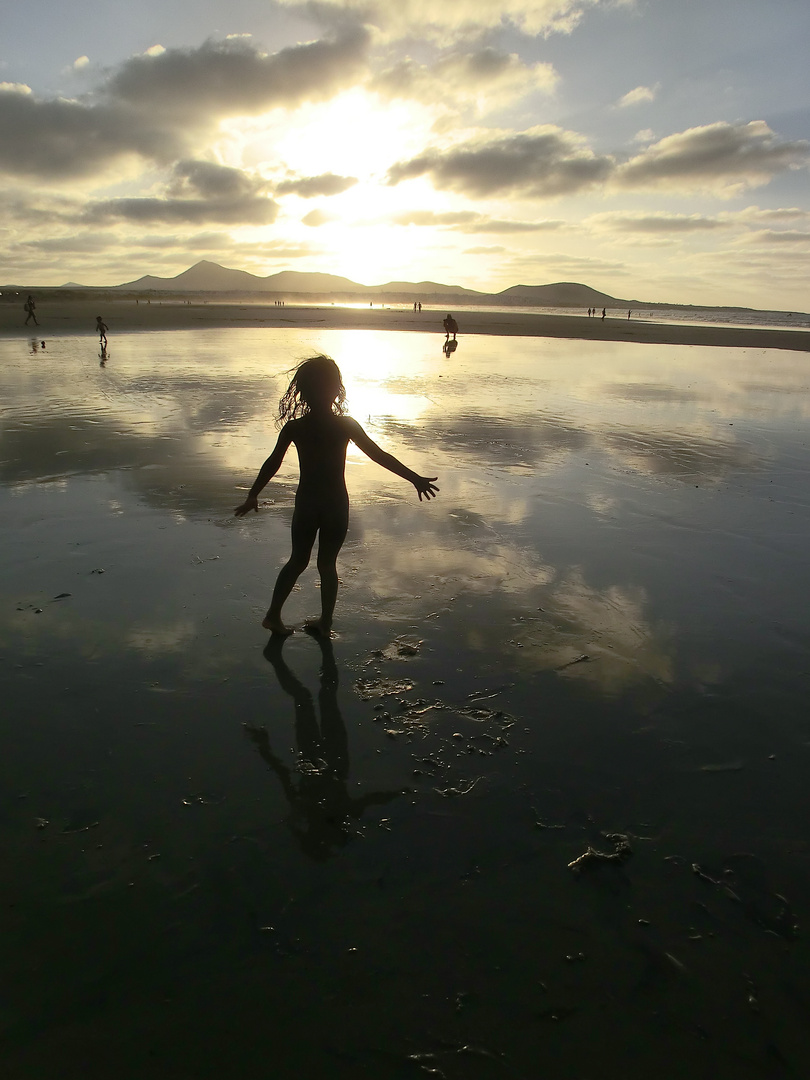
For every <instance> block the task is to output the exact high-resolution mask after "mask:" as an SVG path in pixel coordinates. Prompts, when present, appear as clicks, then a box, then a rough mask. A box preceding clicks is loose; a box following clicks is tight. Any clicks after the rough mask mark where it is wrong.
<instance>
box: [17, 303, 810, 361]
mask: <svg viewBox="0 0 810 1080" xmlns="http://www.w3.org/2000/svg"><path fill="white" fill-rule="evenodd" d="M21 307H22V306H21V305H16V306H12V305H10V304H3V305H2V306H0V336H13V337H24V336H26V334H28V335H29V336H32V337H33V336H34V335H35V334H38V335H40V336H41V337H46V338H47V337H49V336H52V335H53V334H86V335H87V336H88V337H92V336H93V334H94V332H95V320H96V315H98V314H99V313H101V314H103V316H104V321H105V322H106V323H107V324H108V326H109V327H110V336H111V337H114V336H115V334H117V333H131V332H133V331H140V330H144V331H159V330H174V329H200V328H206V327H207V328H215V327H219V328H227V327H234V328H237V327H239V328H254V327H263V328H291V329H325V330H326V329H343V330H396V331H409V332H419V333H425V332H426V331H427V332H435V333H436V334H442V335H443V334H444V331H443V330H442V326H441V321H442V319H443V318H444V315H445V314H446V310H445V309H444V308H441V309H432V310H428V309H423V310H422V312H421V313H419V314H414V312H413V310H412V309H411V308H410V307H406V308H382V307H374V308H340V307H335V306H332V305H329V304H320V305H319V304H313V305H312V306H311V307H299V306H297V305H296V306H293V305H292V304H291V305H289V306H286V307H275V306H273V305H262V304H233V303H228V304H223V303H216V302H211V303H203V302H196V303H191V304H182V303H176V302H160V301H152V302H151V303H150V304H147V303H146V302H145V301H141V302H140V303H139V304H135V302H134V301H113V302H108V301H106V300H104V301H103V302H102V301H99V300H77V301H61V302H49V303H47V304H46V303H41V304H40V306H39V307H38V309H37V317H38V319H39V321H40V327H39V328H36V327H31V326H29V327H26V326H24V325H23V323H24V321H25V319H24V316H23V315H21V314H20V312H21ZM455 315H456V318H457V321H458V322H459V325H460V328H461V329H460V334H461V336H462V337H464V336H467V335H476V334H488V335H497V336H499V337H550V338H576V339H578V340H581V341H627V342H637V343H639V344H647V345H651V344H656V345H704V346H711V347H713V348H749V349H789V350H792V351H797V352H808V351H810V333H808V332H804V331H801V330H767V329H760V328H756V327H750V328H749V327H719V326H698V325H695V326H691V325H683V324H679V325H671V324H667V323H656V322H653V321H650V320H649V319H647V318H645V319H643V320H633V319H627V318H626V317H625V314H624V313H616V314H615V315H612V316H609V317H608V318H606V319H604V320H602V319H601V318H594V319H589V318H587V317H585V316H582V317H579V316H566V315H538V314H533V313H529V312H523V311H520V310H515V311H510V312H492V311H474V310H466V309H464V308H460V309H455Z"/></svg>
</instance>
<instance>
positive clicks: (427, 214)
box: [390, 210, 566, 233]
mask: <svg viewBox="0 0 810 1080" xmlns="http://www.w3.org/2000/svg"><path fill="white" fill-rule="evenodd" d="M390 221H391V224H392V225H418V226H424V227H427V228H434V229H436V228H439V229H440V228H444V229H452V230H453V231H455V232H464V233H532V232H549V231H552V230H556V229H559V228H562V227H563V226H565V224H566V223H565V222H564V221H552V220H547V221H508V220H507V221H504V220H499V219H498V218H490V217H487V216H486V214H479V213H478V212H477V211H475V210H451V211H445V212H443V213H436V212H434V211H433V210H403V211H402V212H401V213H399V214H395V215H394V216H393V217H392V218H391V219H390Z"/></svg>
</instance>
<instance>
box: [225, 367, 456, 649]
mask: <svg viewBox="0 0 810 1080" xmlns="http://www.w3.org/2000/svg"><path fill="white" fill-rule="evenodd" d="M345 400H346V391H345V389H344V386H343V379H342V378H341V375H340V369H339V368H338V366H337V364H336V363H335V361H334V360H332V358H331V357H329V356H314V357H311V358H310V359H309V360H305V361H304V362H303V363H302V364H299V366H298V368H297V369H296V371H295V374H294V375H293V378H292V381H291V382H290V385H289V386H288V387H287V390H286V392H285V393H284V396H283V397H282V398H281V401H280V402H279V406H278V412H279V420H280V421H286V422H285V423H284V426H283V427H282V429H281V431H280V433H279V436H278V442H277V443H276V446H275V449H274V450H273V452H272V454H271V455H270V457H269V458H268V459H267V460H266V461H265V463H264V464H263V465H262V467H261V469H260V470H259V475H258V476H257V477H256V479H255V481H254V482H253V486H252V487H251V489H250V492H249V493H248V497H247V498H246V499H245V501H244V502H243V503H242V504H241V506H237V507H236V509H235V510H234V514H235V515H236V516H237V517H243V516H244V515H245V514H247V513H249V512H250V511H251V510H254V511H257V512H258V509H259V506H258V496H259V492H260V491H261V490H262V489H263V488H264V486H265V485H266V484H267V482H268V481H269V480H271V479H272V478H273V477H274V476H275V475H276V473H277V472H278V470H279V468H280V466H281V463H282V461H283V460H284V455H285V454H286V453H287V450H288V449H289V447H290V443H294V444H295V448H296V450H297V451H298V466H299V480H298V490H297V491H296V493H295V511H294V513H293V519H292V526H291V534H292V553H291V555H290V558H289V560H288V562H287V563H286V564H285V565H284V566H283V567H282V568H281V570H280V572H279V575H278V578H277V580H276V585H275V588H274V590H273V597H272V600H271V602H270V607H269V609H268V611H267V614H266V615H265V617H264V619H263V620H262V626H263V627H264V628H265V629H266V630H270V631H272V632H273V633H274V634H281V635H284V636H286V635H287V634H291V633H292V632H293V631H292V628H291V627H288V626H286V625H285V624H284V622H283V620H282V618H281V609H282V607H283V606H284V602H285V600H286V599H287V597H288V596H289V595H290V593H291V592H292V588H293V586H294V585H295V583H296V581H297V580H298V578H299V577H300V576H301V574H302V573H303V572H304V570H306V568H307V566H308V565H309V559H310V555H311V554H312V547H313V545H314V543H315V537H316V536H317V537H318V573H319V574H320V578H321V617H320V619H318V620H315V621H312V622H309V623H307V624H306V629H307V630H310V631H312V632H314V633H317V634H325V635H326V636H328V635H329V633H330V631H331V628H332V615H333V613H334V610H335V601H336V600H337V591H338V574H337V565H336V564H337V557H338V552H339V551H340V549H341V547H342V546H343V541H344V540H345V539H346V532H347V530H348V527H349V495H348V492H347V491H346V477H345V475H344V474H345V470H346V449H347V447H348V445H349V442H350V441H351V442H353V443H354V444H355V446H358V447H359V448H360V449H361V450H362V451H363V453H364V454H367V455H368V456H369V457H370V458H371V460H372V461H375V462H376V463H377V464H378V465H382V466H383V468H384V469H388V470H389V471H390V472H392V473H395V474H396V475H397V476H401V477H402V478H403V479H404V480H409V481H410V482H411V483H412V484H413V486H414V487H415V488H416V491H417V493H418V495H419V501H420V502H421V501H422V497H423V496H424V498H425V499H428V500H429V499H431V498H433V497H434V496H435V495H436V493H437V491H438V490H439V489H438V488H437V487H434V485H433V481H434V480H436V479H438V477H435V476H431V477H427V476H420V475H419V474H418V473H415V472H412V470H411V469H409V468H407V466H405V465H403V464H402V462H401V461H398V460H397V458H395V457H394V456H393V455H392V454H388V453H386V451H385V450H383V449H382V448H381V447H379V446H377V444H376V443H375V442H374V441H373V440H372V439H370V438H369V437H368V435H367V434H366V433H365V431H363V429H362V427H361V426H360V425H359V424H358V423H357V421H356V420H353V419H352V418H351V417H350V416H346V415H345V413H344V402H345Z"/></svg>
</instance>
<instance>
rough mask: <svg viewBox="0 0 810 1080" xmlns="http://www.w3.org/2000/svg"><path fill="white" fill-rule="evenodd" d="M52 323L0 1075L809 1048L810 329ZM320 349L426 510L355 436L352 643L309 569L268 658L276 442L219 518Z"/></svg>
mask: <svg viewBox="0 0 810 1080" xmlns="http://www.w3.org/2000/svg"><path fill="white" fill-rule="evenodd" d="M93 314H94V315H95V314H96V312H94V313H93ZM423 314H424V313H423ZM46 340H47V346H46V349H45V351H43V350H42V349H41V348H35V349H32V347H31V346H30V344H29V343H28V341H26V340H16V339H14V338H7V339H4V340H0V370H2V372H3V385H4V394H3V400H2V402H0V420H1V421H2V422H0V541H2V545H3V552H4V559H3V560H2V562H0V694H1V695H2V701H3V710H2V712H1V713H0V760H1V761H2V762H3V776H4V787H3V791H2V794H0V847H1V849H2V851H3V857H4V863H5V866H6V870H7V872H6V873H5V874H4V875H2V876H0V905H2V910H3V912H4V936H3V948H2V952H1V953H0V955H2V961H1V962H0V963H1V964H2V975H3V985H4V986H6V987H7V988H9V989H8V993H7V994H6V995H5V997H4V998H3V1000H2V1003H1V1005H0V1074H2V1076H3V1078H4V1080H31V1078H37V1080H39V1078H41V1077H48V1078H50V1077H60V1076H69V1075H74V1074H75V1075H82V1076H84V1077H87V1078H88V1080H102V1078H104V1080H107V1077H109V1075H110V1074H111V1073H112V1074H113V1075H115V1076H120V1077H121V1080H155V1078H157V1080H178V1078H181V1080H186V1078H188V1080H190V1078H192V1077H195V1078H200V1077H204V1078H206V1080H207V1078H210V1080H215V1078H216V1080H221V1078H222V1077H230V1076H239V1077H245V1078H246V1080H253V1078H254V1077H255V1078H256V1080H259V1078H263V1077H265V1076H268V1075H271V1076H273V1077H277V1078H279V1080H293V1078H294V1080H301V1078H302V1077H330V1078H337V1080H358V1078H363V1080H365V1078H369V1080H372V1078H373V1080H409V1078H414V1080H416V1078H418V1077H420V1076H425V1075H434V1076H442V1075H443V1076H444V1077H446V1078H447V1080H490V1078H492V1080H494V1078H501V1077H504V1076H509V1077H516V1078H525V1080H534V1078H535V1077H538V1076H543V1077H544V1078H548V1080H571V1078H572V1077H578V1078H579V1077H582V1078H591V1077H593V1078H595V1077H598V1078H599V1080H627V1078H628V1077H656V1078H658V1077H660V1078H662V1080H682V1078H683V1077H684V1076H689V1077H691V1078H694V1080H761V1078H762V1077H774V1078H776V1077H791V1076H796V1077H799V1076H805V1075H808V1072H810V1044H809V1043H808V1039H807V1019H806V1018H807V1004H808V1002H810V945H808V939H807V934H806V927H807V925H808V921H810V836H809V835H808V821H810V796H809V795H808V785H807V768H808V763H809V762H808V755H810V725H808V721H807V700H808V694H809V693H810V675H809V674H808V666H807V644H808V641H810V615H808V610H807V602H806V598H807V595H808V591H810V565H809V564H808V559H807V535H808V532H809V531H810V497H808V491H807V485H806V475H807V471H808V468H809V467H810V451H809V450H808V446H807V437H806V433H807V423H808V419H809V418H810V380H808V377H807V369H806V357H805V356H804V354H801V353H790V352H785V351H775V350H772V351H767V352H762V351H760V350H736V349H707V348H700V347H692V348H682V347H680V346H655V347H654V348H650V347H648V346H645V345H641V344H640V345H638V346H637V347H634V348H628V347H627V345H625V344H622V343H616V342H592V343H590V344H589V345H588V346H587V348H584V347H583V345H582V343H581V342H579V341H566V340H564V339H557V340H553V339H543V340H540V339H532V338H529V337H526V338H521V339H517V338H512V339H502V338H498V337H487V336H477V337H469V338H467V339H462V341H461V343H460V346H459V349H458V351H457V352H456V353H455V354H454V355H453V357H452V358H450V359H448V358H445V357H444V356H443V355H442V353H441V349H440V345H441V338H439V340H437V337H436V336H435V335H431V334H414V333H409V334H392V333H384V332H373V331H368V330H363V331H360V330H356V331H355V330H334V329H322V328H318V329H315V328H308V329H303V330H272V329H243V328H236V329H231V328H229V329H207V330H204V331H190V330H182V329H177V330H172V331H171V332H165V333H160V332H156V333H154V334H135V333H133V334H121V335H120V336H119V337H117V338H112V339H111V343H110V352H109V356H108V359H107V361H106V363H105V365H104V366H101V358H100V357H99V356H98V351H97V346H96V343H95V342H94V341H93V340H92V339H91V340H90V341H87V340H84V339H83V338H82V337H80V336H77V335H63V336H61V337H53V338H51V337H50V336H49V337H48V339H46ZM516 344H517V345H519V348H516V347H515V346H516ZM315 349H322V350H324V351H326V352H329V353H331V354H332V355H334V356H335V357H336V358H337V359H338V361H339V362H340V364H341V367H342V369H343V373H344V377H345V380H346V384H347V389H348V399H349V404H350V407H351V411H352V413H353V415H355V416H356V417H357V418H358V419H359V420H360V421H361V422H362V423H363V424H364V426H365V427H366V429H367V430H368V431H369V433H370V434H371V435H372V437H373V438H375V439H376V440H377V441H378V442H379V443H380V444H381V445H383V446H384V447H385V448H387V449H389V450H391V451H392V452H393V453H395V454H396V455H397V456H398V457H400V458H401V459H402V460H404V461H405V462H406V463H408V464H409V465H411V466H412V467H413V468H415V469H418V470H420V471H423V472H425V473H427V474H429V475H434V474H436V473H438V474H439V478H440V479H439V486H440V488H441V493H440V495H439V497H438V498H437V499H436V500H434V501H432V502H430V503H429V504H420V503H419V502H418V501H417V500H416V498H415V496H414V494H413V491H412V489H410V488H409V487H408V486H407V485H405V484H404V483H402V482H401V481H400V480H399V479H398V478H396V477H394V476H392V475H390V474H388V473H386V472H384V471H383V470H381V469H379V468H378V467H377V466H374V465H372V464H371V463H370V462H368V461H367V460H366V459H364V458H363V456H362V455H360V454H359V453H357V452H354V451H352V452H351V453H350V455H349V460H348V465H347V477H348V484H349V489H350V493H351V500H352V523H351V531H350V535H349V538H348V540H347V543H346V546H345V548H344V550H343V553H342V556H341V559H340V563H339V570H340V576H341V582H342V585H341V592H340V596H339V599H338V608H337V613H336V615H337V619H336V629H337V634H336V636H335V638H334V639H333V640H332V642H331V645H330V646H326V645H324V644H323V643H319V642H318V641H317V640H314V639H312V638H310V637H309V636H308V635H306V634H304V633H301V632H300V628H301V625H302V623H303V621H304V619H305V618H306V617H307V616H309V615H312V614H313V613H315V612H317V610H318V589H317V587H316V574H315V572H314V568H313V569H311V570H309V571H308V572H307V574H306V575H304V577H303V578H302V580H301V584H300V589H298V590H296V591H295V592H294V593H293V595H292V596H291V598H290V601H289V610H288V611H287V612H285V615H287V617H288V618H289V620H290V622H291V623H293V624H294V625H295V626H296V627H297V628H298V629H297V631H296V633H295V634H294V635H293V637H292V638H291V639H290V640H289V641H287V642H285V643H284V645H283V646H278V644H276V645H271V647H269V648H268V647H267V646H268V638H267V635H266V633H264V632H263V631H262V630H261V628H260V625H259V624H260V620H261V617H262V615H263V614H264V611H265V610H266V606H267V598H268V594H269V592H270V590H271V588H272V584H273V580H274V578H275V573H276V570H277V567H278V565H279V564H280V563H281V562H282V561H283V560H284V559H285V557H286V555H287V551H288V543H289V525H290V516H291V512H292V507H293V499H294V492H295V479H296V467H295V462H294V461H289V462H287V463H285V466H284V468H283V469H282V471H281V473H280V474H279V477H278V480H277V481H274V482H273V484H272V485H271V487H269V488H268V489H266V490H265V492H264V493H263V497H262V500H261V509H260V512H259V513H258V514H255V515H253V514H252V515H250V516H249V518H245V519H239V520H237V519H235V518H234V517H233V515H232V509H233V507H234V506H235V505H237V504H238V503H239V502H241V500H242V498H243V496H244V490H245V488H247V487H248V486H249V485H250V483H251V482H252V479H253V477H254V475H255V472H256V470H257V468H258V466H259V464H260V463H261V461H262V460H263V458H264V457H265V456H266V455H267V453H268V452H269V450H270V448H271V446H272V443H273V440H274V437H275V430H274V427H273V423H272V413H273V408H274V405H275V403H276V401H277V400H278V397H279V394H280V392H281V390H282V389H283V387H284V375H283V373H284V371H285V370H287V369H288V368H289V367H290V365H291V364H292V363H293V362H294V361H295V360H296V359H297V358H299V357H300V356H302V355H307V353H308V352H311V351H313V350H315ZM583 856H585V858H584V859H583V858H582V857H583Z"/></svg>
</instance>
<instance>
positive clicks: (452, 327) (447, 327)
mask: <svg viewBox="0 0 810 1080" xmlns="http://www.w3.org/2000/svg"><path fill="white" fill-rule="evenodd" d="M442 326H443V327H444V332H445V334H446V335H447V337H446V338H445V340H447V339H448V338H449V337H450V335H451V334H452V335H453V341H455V340H456V334H457V333H458V323H457V322H456V320H455V319H454V318H453V316H452V315H451V314H450V312H449V311H448V313H447V318H446V319H444V320H443V321H442Z"/></svg>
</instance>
